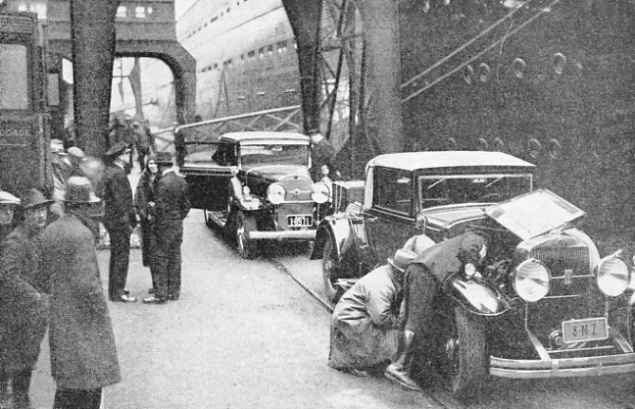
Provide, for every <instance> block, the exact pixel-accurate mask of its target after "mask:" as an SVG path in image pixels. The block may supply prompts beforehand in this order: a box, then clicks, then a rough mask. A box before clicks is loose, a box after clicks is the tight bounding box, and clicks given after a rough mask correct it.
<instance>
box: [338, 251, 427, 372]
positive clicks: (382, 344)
mask: <svg viewBox="0 0 635 409" xmlns="http://www.w3.org/2000/svg"><path fill="white" fill-rule="evenodd" d="M416 256H417V255H416V253H414V252H412V251H410V250H403V249H399V250H397V252H396V253H395V256H394V258H389V259H388V260H387V261H388V264H387V265H383V266H381V267H378V268H376V269H375V270H373V271H371V272H370V273H368V274H366V275H365V276H364V277H362V278H361V279H360V280H359V281H357V282H356V283H355V285H354V286H353V287H351V288H350V289H349V290H348V291H346V292H345V293H344V295H343V296H342V298H341V299H340V301H339V302H338V303H337V305H336V306H335V309H334V311H333V316H332V318H331V346H330V352H329V362H328V364H329V366H330V367H331V368H334V369H337V370H339V371H342V372H346V373H350V374H353V375H357V376H368V375H369V374H368V371H370V370H374V369H382V370H383V367H385V365H386V364H387V363H388V362H389V361H390V360H391V358H393V356H394V355H395V353H396V352H397V346H398V345H399V335H400V332H401V331H400V330H399V328H400V321H401V320H400V318H399V315H400V314H399V313H400V309H401V303H402V299H403V296H402V291H401V289H402V286H403V278H404V270H405V268H406V267H407V266H408V264H409V263H410V262H411V261H412V260H414V259H415V257H416Z"/></svg>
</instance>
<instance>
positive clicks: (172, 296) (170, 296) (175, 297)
mask: <svg viewBox="0 0 635 409" xmlns="http://www.w3.org/2000/svg"><path fill="white" fill-rule="evenodd" d="M168 300H170V301H178V300H179V296H178V295H174V294H168Z"/></svg>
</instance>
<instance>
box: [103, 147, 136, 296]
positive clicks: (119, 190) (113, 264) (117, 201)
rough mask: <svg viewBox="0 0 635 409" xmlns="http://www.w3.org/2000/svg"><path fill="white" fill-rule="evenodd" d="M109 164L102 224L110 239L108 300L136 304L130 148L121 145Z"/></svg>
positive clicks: (112, 152) (110, 153)
mask: <svg viewBox="0 0 635 409" xmlns="http://www.w3.org/2000/svg"><path fill="white" fill-rule="evenodd" d="M106 156H107V158H108V160H109V164H108V166H107V167H106V170H105V171H104V178H103V183H102V185H103V186H102V187H103V189H104V198H103V199H104V202H105V213H104V217H103V223H104V226H105V227H106V230H108V235H109V236H110V266H109V271H108V273H109V274H108V297H109V298H110V300H111V301H120V302H136V301H137V299H136V298H134V297H130V296H129V295H128V291H127V290H126V288H125V287H126V280H127V278H128V264H129V262H130V235H131V234H132V230H133V228H134V227H135V226H136V224H137V219H136V214H135V208H134V203H133V198H132V187H131V186H130V181H129V180H128V176H127V175H126V170H125V169H126V166H127V165H129V161H130V156H129V148H128V146H127V145H126V144H125V143H123V142H119V143H117V144H115V145H114V146H113V147H112V148H110V149H109V150H108V152H106Z"/></svg>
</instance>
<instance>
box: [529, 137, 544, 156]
mask: <svg viewBox="0 0 635 409" xmlns="http://www.w3.org/2000/svg"><path fill="white" fill-rule="evenodd" d="M541 150H542V144H541V143H540V141H539V140H538V139H536V138H531V139H530V140H529V156H531V157H532V158H533V159H537V158H538V157H539V156H540V151H541Z"/></svg>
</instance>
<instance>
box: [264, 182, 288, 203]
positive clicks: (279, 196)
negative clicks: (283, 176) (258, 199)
mask: <svg viewBox="0 0 635 409" xmlns="http://www.w3.org/2000/svg"><path fill="white" fill-rule="evenodd" d="M286 195H287V191H286V189H285V188H284V186H282V185H281V184H280V183H272V184H270V185H269V187H267V200H269V202H271V203H273V204H275V205H278V204H280V203H283V202H284V198H285V197H286Z"/></svg>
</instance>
